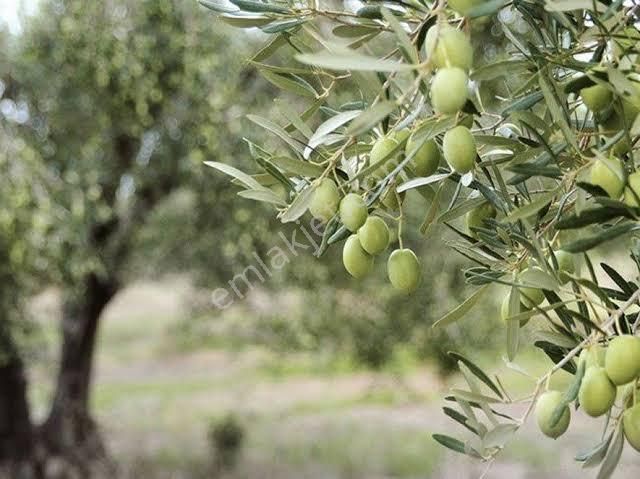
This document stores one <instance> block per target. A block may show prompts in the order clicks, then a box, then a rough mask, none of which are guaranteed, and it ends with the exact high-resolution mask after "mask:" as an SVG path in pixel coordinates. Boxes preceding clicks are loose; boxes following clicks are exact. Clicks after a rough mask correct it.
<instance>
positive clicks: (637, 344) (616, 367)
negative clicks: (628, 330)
mask: <svg viewBox="0 0 640 479" xmlns="http://www.w3.org/2000/svg"><path fill="white" fill-rule="evenodd" d="M604 367H605V370H606V371H607V376H609V379H611V381H613V384H615V385H617V386H620V385H622V384H627V383H628V382H630V381H633V380H634V379H635V378H637V377H638V376H639V375H640V338H636V337H635V336H631V335H629V334H624V335H622V336H616V337H615V338H613V339H612V340H611V341H610V342H609V347H608V348H607V354H606V356H605V360H604Z"/></svg>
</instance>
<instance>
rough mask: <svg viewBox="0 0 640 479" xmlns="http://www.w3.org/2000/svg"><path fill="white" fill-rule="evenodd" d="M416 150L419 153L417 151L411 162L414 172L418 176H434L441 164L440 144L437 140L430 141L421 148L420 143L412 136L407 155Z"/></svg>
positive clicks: (406, 151)
mask: <svg viewBox="0 0 640 479" xmlns="http://www.w3.org/2000/svg"><path fill="white" fill-rule="evenodd" d="M416 148H418V151H416V154H415V155H414V156H413V159H412V160H411V165H412V166H413V171H414V172H415V174H416V175H418V176H431V175H433V174H434V173H435V172H436V170H437V169H438V164H439V163H440V149H439V148H438V144H437V143H436V141H435V140H429V141H425V142H424V143H422V145H420V146H419V145H418V141H416V140H415V139H414V137H413V135H412V136H411V137H410V138H409V141H408V142H407V147H406V149H405V154H406V155H409V154H410V153H412V152H413V151H414V150H415V149H416Z"/></svg>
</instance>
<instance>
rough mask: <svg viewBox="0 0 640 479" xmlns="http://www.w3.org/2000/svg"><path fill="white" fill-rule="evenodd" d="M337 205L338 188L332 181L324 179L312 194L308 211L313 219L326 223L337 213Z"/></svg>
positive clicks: (338, 198) (338, 201)
mask: <svg viewBox="0 0 640 479" xmlns="http://www.w3.org/2000/svg"><path fill="white" fill-rule="evenodd" d="M339 203H340V191H339V190H338V187H337V186H336V184H335V182H334V181H333V180H331V179H329V178H325V179H323V180H322V181H321V182H320V184H319V185H318V187H317V188H316V190H315V191H314V192H313V196H312V198H311V203H310V205H309V211H310V212H311V214H312V215H313V217H314V218H318V219H320V220H322V221H324V222H325V223H326V222H327V221H329V220H330V219H331V218H333V215H335V214H336V213H337V211H338V205H339Z"/></svg>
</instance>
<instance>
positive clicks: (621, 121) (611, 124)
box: [600, 82, 640, 135]
mask: <svg viewBox="0 0 640 479" xmlns="http://www.w3.org/2000/svg"><path fill="white" fill-rule="evenodd" d="M632 86H633V87H634V88H635V90H636V92H637V94H636V99H637V98H638V97H640V83H636V82H634V83H632ZM638 113H640V104H638V102H637V101H636V102H633V101H631V100H629V99H626V98H623V99H622V100H621V104H620V103H618V102H617V101H614V102H613V112H612V113H611V114H610V115H608V116H606V117H605V118H604V119H602V121H600V125H602V127H603V128H604V130H605V133H609V134H611V135H615V134H616V133H618V132H619V131H621V130H622V129H624V127H625V126H626V127H627V128H629V129H630V128H631V125H633V122H634V121H635V119H636V117H637V116H638Z"/></svg>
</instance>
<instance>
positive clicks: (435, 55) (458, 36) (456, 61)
mask: <svg viewBox="0 0 640 479" xmlns="http://www.w3.org/2000/svg"><path fill="white" fill-rule="evenodd" d="M425 49H426V51H427V57H428V58H430V59H431V61H432V62H433V65H434V66H436V67H437V68H446V67H457V68H461V69H462V70H465V71H468V70H469V69H470V68H471V66H472V65H473V47H472V46H471V41H470V40H469V37H467V35H466V34H465V33H464V32H463V31H461V30H458V29H456V28H453V27H450V26H449V25H446V24H440V25H434V26H433V27H431V28H430V29H429V31H428V32H427V36H426V37H425Z"/></svg>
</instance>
